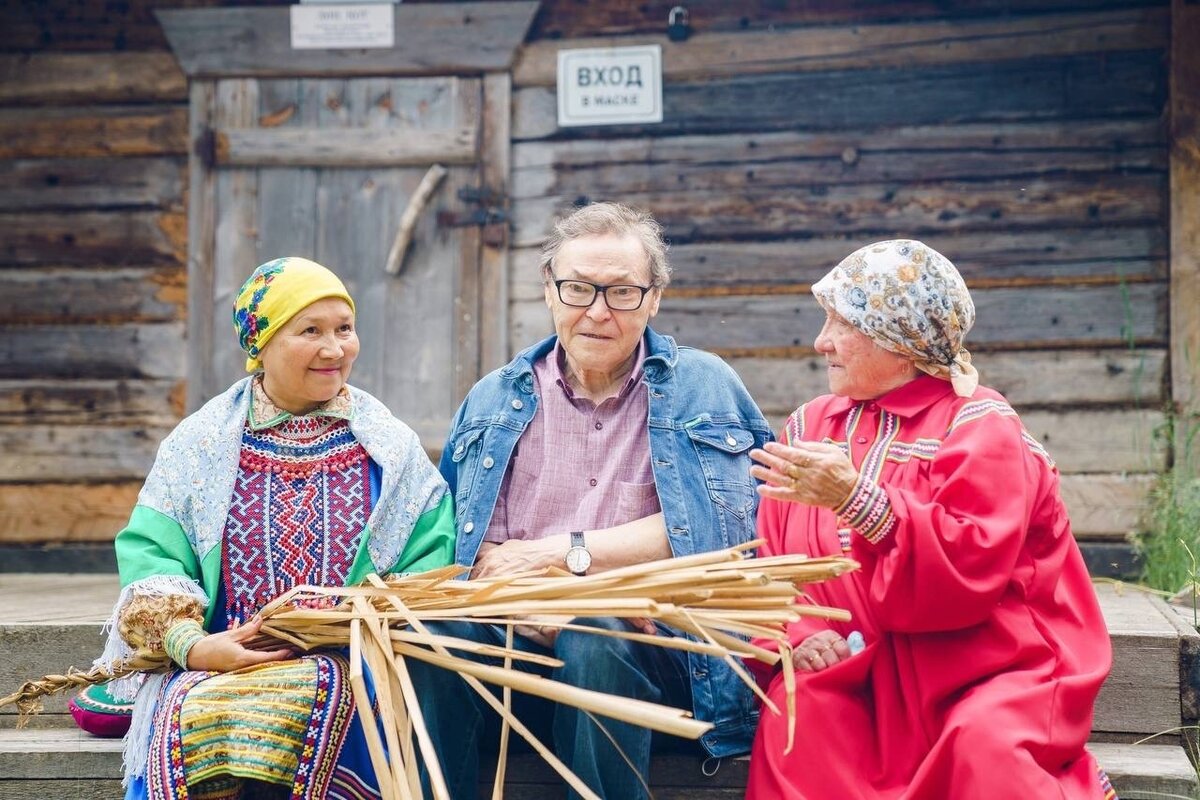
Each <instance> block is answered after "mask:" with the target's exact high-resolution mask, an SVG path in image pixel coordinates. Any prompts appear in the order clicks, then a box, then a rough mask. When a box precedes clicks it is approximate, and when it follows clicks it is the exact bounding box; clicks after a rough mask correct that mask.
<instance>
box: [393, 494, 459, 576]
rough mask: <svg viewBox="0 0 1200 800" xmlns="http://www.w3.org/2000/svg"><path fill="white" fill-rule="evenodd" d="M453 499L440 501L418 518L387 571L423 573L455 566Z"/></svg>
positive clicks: (449, 495)
mask: <svg viewBox="0 0 1200 800" xmlns="http://www.w3.org/2000/svg"><path fill="white" fill-rule="evenodd" d="M454 537H455V532H454V497H453V496H452V495H451V494H450V493H449V492H446V494H445V495H444V496H443V497H442V501H441V502H440V503H438V504H437V505H436V506H435V507H434V508H431V509H429V510H428V511H426V512H425V513H424V514H422V515H421V516H420V517H418V518H417V524H416V525H414V526H413V530H412V533H411V534H410V535H409V537H408V541H407V542H406V543H405V545H404V551H403V552H401V553H400V557H399V558H397V559H396V563H395V564H392V566H391V569H389V570H388V572H425V571H427V570H431V569H437V568H438V567H444V566H446V565H447V564H452V563H454Z"/></svg>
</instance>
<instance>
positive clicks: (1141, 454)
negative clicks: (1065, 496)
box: [1021, 409, 1166, 473]
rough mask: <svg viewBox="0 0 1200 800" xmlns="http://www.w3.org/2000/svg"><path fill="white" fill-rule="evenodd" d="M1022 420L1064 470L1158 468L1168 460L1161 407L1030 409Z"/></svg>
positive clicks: (1145, 469)
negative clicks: (1123, 409) (1067, 409)
mask: <svg viewBox="0 0 1200 800" xmlns="http://www.w3.org/2000/svg"><path fill="white" fill-rule="evenodd" d="M1021 420H1022V421H1023V422H1024V423H1025V429H1026V430H1027V431H1029V433H1030V434H1032V435H1033V436H1034V437H1036V438H1037V439H1038V441H1040V442H1041V443H1042V445H1043V446H1044V447H1045V448H1046V450H1047V451H1048V452H1049V453H1050V457H1051V458H1053V459H1054V461H1055V464H1056V465H1057V466H1058V468H1059V470H1060V471H1062V472H1064V473H1070V472H1101V473H1111V472H1157V471H1158V470H1161V469H1162V468H1163V467H1164V466H1165V465H1166V448H1165V442H1163V441H1162V439H1161V437H1160V436H1158V431H1159V430H1160V429H1161V428H1162V425H1163V421H1164V416H1163V414H1162V412H1160V411H1150V410H1146V409H1141V410H1136V409H1135V410H1131V411H1122V410H1111V411H1110V410H1100V411H1073V410H1071V411H1029V412H1026V413H1024V414H1022V415H1021Z"/></svg>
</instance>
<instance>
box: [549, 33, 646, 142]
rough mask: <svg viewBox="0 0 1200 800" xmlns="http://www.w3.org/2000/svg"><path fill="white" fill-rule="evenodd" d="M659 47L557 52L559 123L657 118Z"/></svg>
mask: <svg viewBox="0 0 1200 800" xmlns="http://www.w3.org/2000/svg"><path fill="white" fill-rule="evenodd" d="M662 118H663V112H662V48H661V47H660V46H658V45H656V44H654V45H644V46H639V47H602V48H591V49H587V50H559V51H558V124H559V125H560V126H562V127H569V126H572V125H638V124H643V123H648V122H662Z"/></svg>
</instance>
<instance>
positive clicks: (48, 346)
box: [0, 322, 237, 380]
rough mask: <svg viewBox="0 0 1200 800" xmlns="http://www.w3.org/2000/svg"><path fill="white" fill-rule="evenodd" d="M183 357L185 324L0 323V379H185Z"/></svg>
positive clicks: (231, 344) (231, 342)
mask: <svg viewBox="0 0 1200 800" xmlns="http://www.w3.org/2000/svg"><path fill="white" fill-rule="evenodd" d="M232 339H233V336H232V331H231V332H230V341H229V344H228V347H230V348H231V349H236V347H237V344H236V342H234V341H232ZM183 354H184V335H183V323H182V322H167V323H158V324H141V325H0V378H7V379H13V380H32V379H40V378H70V379H80V378H98V379H105V380H116V379H121V378H168V379H175V380H178V379H179V378H182V377H183V376H184V355H183ZM188 375H189V376H190V375H191V373H188Z"/></svg>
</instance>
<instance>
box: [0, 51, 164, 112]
mask: <svg viewBox="0 0 1200 800" xmlns="http://www.w3.org/2000/svg"><path fill="white" fill-rule="evenodd" d="M186 98H187V78H185V77H184V75H183V72H182V71H181V70H180V69H179V65H178V64H177V63H176V61H175V59H174V57H173V56H172V55H171V54H170V53H163V52H157V53H155V52H150V53H55V52H39V53H25V54H21V55H13V54H4V55H0V103H3V104H5V105H62V104H72V103H128V102H135V103H147V102H153V103H159V102H164V101H176V100H179V101H182V100H184V99H186Z"/></svg>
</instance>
